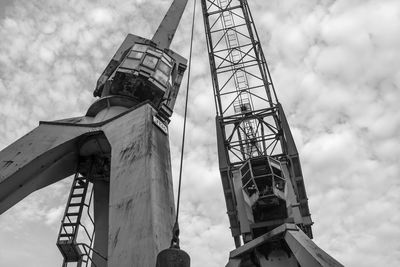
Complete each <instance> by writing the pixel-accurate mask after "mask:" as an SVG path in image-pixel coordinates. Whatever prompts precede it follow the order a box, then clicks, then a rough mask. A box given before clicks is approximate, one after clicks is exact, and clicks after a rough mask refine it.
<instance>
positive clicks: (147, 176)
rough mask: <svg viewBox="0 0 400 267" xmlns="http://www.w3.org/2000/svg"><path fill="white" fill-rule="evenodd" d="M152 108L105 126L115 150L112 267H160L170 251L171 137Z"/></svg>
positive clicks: (110, 224)
mask: <svg viewBox="0 0 400 267" xmlns="http://www.w3.org/2000/svg"><path fill="white" fill-rule="evenodd" d="M155 113H156V112H155V110H154V109H153V108H152V107H151V106H150V105H148V104H147V105H144V106H142V107H139V108H137V109H136V110H133V111H132V112H129V113H127V114H125V115H123V116H122V117H120V118H117V119H115V120H113V121H111V122H109V123H107V125H104V126H103V127H102V129H103V131H104V133H105V135H106V137H107V139H108V141H109V142H110V145H111V174H110V207H109V208H110V210H109V214H110V218H109V239H108V266H109V267H116V266H118V267H128V266H129V267H131V266H155V264H156V256H157V254H158V252H159V251H160V250H162V249H165V248H167V247H168V246H169V243H170V240H171V233H172V226H173V221H174V213H175V208H174V198H173V187H172V177H171V160H170V152H169V141H168V135H167V134H165V133H164V132H163V131H161V130H160V129H159V128H158V127H157V126H156V125H155V124H153V115H154V114H155Z"/></svg>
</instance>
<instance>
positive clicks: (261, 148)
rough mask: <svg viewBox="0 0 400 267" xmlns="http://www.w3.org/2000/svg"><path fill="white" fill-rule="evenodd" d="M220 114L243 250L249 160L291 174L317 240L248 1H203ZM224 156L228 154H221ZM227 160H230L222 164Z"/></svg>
mask: <svg viewBox="0 0 400 267" xmlns="http://www.w3.org/2000/svg"><path fill="white" fill-rule="evenodd" d="M201 5H202V10H203V19H204V27H205V32H206V40H207V48H208V55H209V62H210V69H211V76H212V84H213V91H214V97H215V105H216V112H217V118H216V122H217V136H218V146H219V150H220V151H219V157H220V172H221V179H222V183H223V188H224V194H225V200H226V205H227V210H228V217H229V221H230V225H231V231H232V235H233V237H234V239H235V244H236V246H240V241H239V236H240V234H241V232H240V230H239V228H240V223H239V219H238V211H237V209H236V205H237V203H236V198H235V192H234V186H233V182H232V179H233V172H234V170H237V169H238V168H239V167H240V166H241V165H242V164H243V163H245V162H246V161H247V160H248V159H250V158H254V157H264V156H269V157H273V158H275V159H278V160H280V161H281V162H282V163H284V164H285V165H286V166H287V168H288V170H289V175H290V179H291V180H292V184H293V188H294V191H295V194H296V198H297V203H298V205H299V208H300V212H301V217H302V218H303V221H304V222H305V223H304V224H303V223H301V224H298V226H299V227H300V228H301V229H302V230H303V231H304V232H305V233H306V234H307V235H308V236H309V237H310V238H312V231H311V225H312V221H311V218H310V213H309V208H308V202H307V196H306V193H305V188H304V182H303V177H302V172H301V167H300V163H299V158H298V153H297V149H296V147H295V144H294V141H293V138H292V135H291V133H290V129H289V125H288V124H287V121H286V117H285V115H284V112H283V109H282V106H281V105H280V103H279V101H278V98H277V95H276V92H275V88H274V85H273V83H272V79H271V75H270V71H269V69H268V65H267V62H266V60H265V57H264V53H263V50H262V47H261V43H260V40H259V37H258V34H257V30H256V27H255V24H254V20H253V17H252V15H251V12H250V9H249V6H248V3H247V1H246V0H201ZM221 154H223V156H221ZM221 159H222V161H226V165H224V164H225V163H223V164H222V165H221Z"/></svg>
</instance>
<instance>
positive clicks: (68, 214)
mask: <svg viewBox="0 0 400 267" xmlns="http://www.w3.org/2000/svg"><path fill="white" fill-rule="evenodd" d="M65 215H67V216H79V212H68V213H67V214H65Z"/></svg>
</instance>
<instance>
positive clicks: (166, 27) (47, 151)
mask: <svg viewBox="0 0 400 267" xmlns="http://www.w3.org/2000/svg"><path fill="white" fill-rule="evenodd" d="M186 3H187V0H174V1H173V2H172V4H171V6H170V8H169V10H168V11H167V13H166V15H165V17H164V18H163V20H162V21H161V23H160V26H159V27H158V29H157V31H156V33H155V34H154V36H153V38H152V39H151V40H150V39H146V38H143V37H140V36H137V35H133V34H128V35H127V37H126V38H125V40H124V41H123V42H122V44H121V46H120V47H119V48H118V50H117V51H116V53H115V55H114V56H113V57H112V59H111V61H110V62H109V63H108V65H107V66H106V68H105V69H104V71H103V73H102V74H101V75H100V77H99V79H98V81H97V84H96V87H95V90H94V93H93V94H94V96H95V97H98V99H97V100H96V101H94V102H93V103H92V104H91V105H90V107H89V109H88V110H87V112H86V114H85V115H84V116H81V117H76V118H68V119H62V120H57V121H51V122H40V124H39V126H38V127H36V128H35V129H33V130H32V131H31V132H29V133H28V134H26V135H25V136H23V137H21V138H20V139H18V140H17V141H15V142H14V143H12V144H10V145H9V146H7V147H6V148H5V149H3V150H2V151H0V162H1V164H0V214H2V213H4V212H5V211H6V210H8V209H9V208H11V207H12V206H13V205H15V204H16V203H18V202H19V201H21V200H22V199H23V198H25V197H26V196H28V195H29V194H30V193H32V192H34V191H35V190H38V189H41V188H43V187H46V186H48V185H50V184H53V183H55V182H57V181H59V180H61V179H64V178H65V177H68V176H70V175H73V176H74V178H73V182H72V186H71V190H70V194H69V197H68V200H67V204H66V208H65V212H64V215H63V218H62V221H61V226H60V231H59V235H58V238H57V247H58V248H59V250H60V252H61V254H62V256H63V259H64V262H63V267H66V266H68V265H69V264H70V263H72V264H77V266H97V267H106V266H121V267H123V266H126V267H128V266H155V265H156V256H157V254H158V252H159V251H160V250H161V249H162V248H165V247H167V246H168V245H169V244H170V240H171V236H172V229H173V223H174V217H175V216H174V213H175V207H174V197H173V187H172V177H171V159H170V150H169V142H168V123H169V122H170V117H171V115H172V112H173V108H174V105H175V100H176V97H177V94H178V91H179V88H180V84H181V81H182V77H183V75H184V72H185V69H186V64H187V60H186V59H185V58H184V57H182V56H180V55H179V54H178V53H176V52H174V51H172V50H171V49H169V46H170V44H171V42H172V40H173V37H174V34H175V31H176V29H177V27H178V24H179V21H180V19H181V16H182V13H183V11H184V9H185V6H186ZM143 233H145V234H143Z"/></svg>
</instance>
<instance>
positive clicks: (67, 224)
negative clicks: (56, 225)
mask: <svg viewBox="0 0 400 267" xmlns="http://www.w3.org/2000/svg"><path fill="white" fill-rule="evenodd" d="M78 224H79V223H76V222H75V223H62V226H78Z"/></svg>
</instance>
